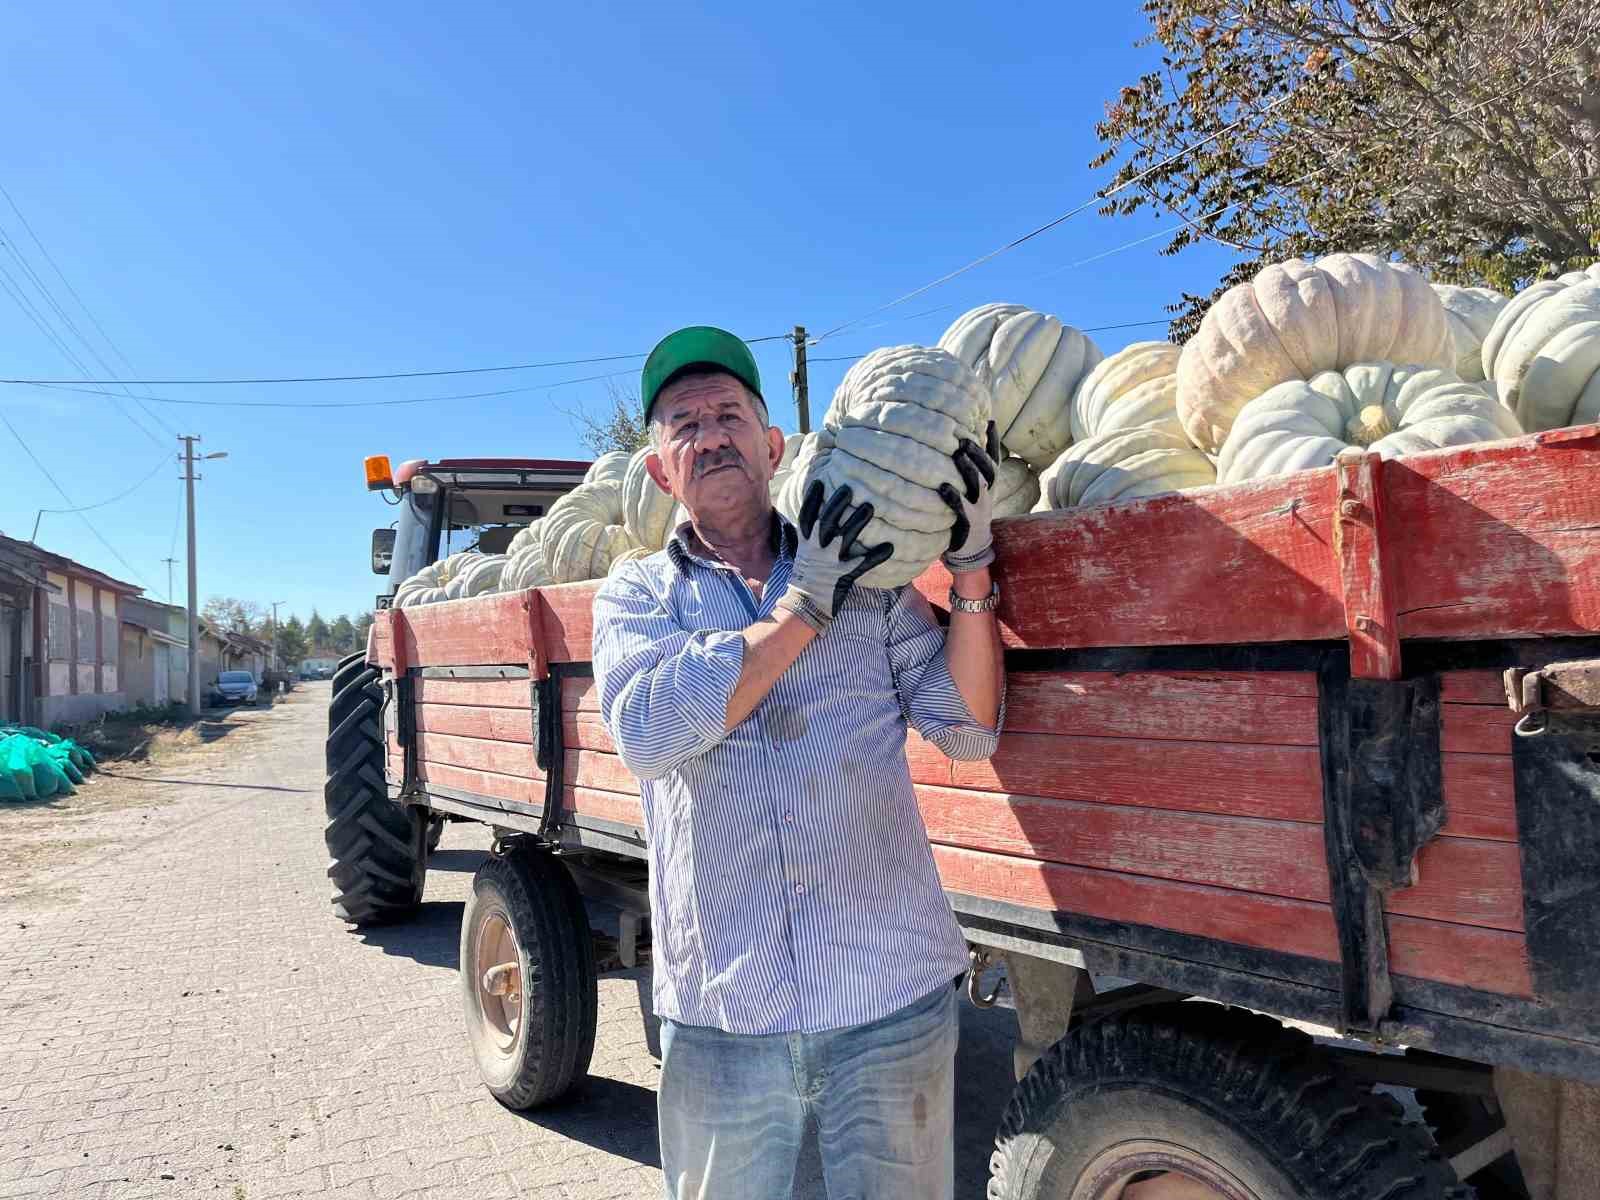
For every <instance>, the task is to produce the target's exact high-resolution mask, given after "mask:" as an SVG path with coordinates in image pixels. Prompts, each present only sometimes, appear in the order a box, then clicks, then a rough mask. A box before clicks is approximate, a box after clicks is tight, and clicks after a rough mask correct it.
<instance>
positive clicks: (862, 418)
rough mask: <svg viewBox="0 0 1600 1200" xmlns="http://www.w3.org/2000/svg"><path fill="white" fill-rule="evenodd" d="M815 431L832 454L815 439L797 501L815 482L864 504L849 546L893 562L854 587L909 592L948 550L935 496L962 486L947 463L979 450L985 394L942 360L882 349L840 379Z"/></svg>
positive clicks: (915, 349) (931, 353)
mask: <svg viewBox="0 0 1600 1200" xmlns="http://www.w3.org/2000/svg"><path fill="white" fill-rule="evenodd" d="M824 423H825V425H826V428H827V431H828V435H829V439H830V440H831V441H832V445H831V446H826V445H824V443H823V440H822V439H820V438H819V439H818V443H817V451H816V454H815V457H813V458H812V460H811V462H810V465H809V466H808V467H807V469H806V474H805V476H804V478H803V479H802V480H801V483H800V485H799V488H800V492H799V494H801V495H802V496H803V494H804V490H805V488H806V487H807V486H809V484H810V483H811V481H813V480H821V481H822V483H823V486H824V488H825V489H826V491H827V492H828V493H830V494H831V493H832V492H833V491H834V490H835V489H836V488H839V487H842V486H845V485H848V486H849V487H850V489H851V494H852V497H853V501H854V502H855V503H861V502H869V503H871V504H872V506H873V517H872V520H871V521H869V522H868V523H867V525H866V527H865V528H864V529H863V530H862V531H861V535H860V538H859V541H858V544H859V545H860V546H862V547H871V546H875V545H878V544H880V543H882V542H889V543H891V544H892V545H893V546H894V555H893V557H891V558H890V559H889V560H888V561H887V562H883V563H880V564H879V565H877V566H876V567H873V568H872V570H870V571H868V572H867V573H866V574H865V575H863V576H862V577H861V582H862V583H863V584H865V585H866V586H868V587H880V588H890V587H899V586H900V585H902V584H905V583H909V582H911V580H913V579H915V578H916V577H917V576H918V575H920V574H922V572H923V571H924V570H926V569H927V567H928V564H929V563H931V562H933V560H934V559H936V558H938V557H939V555H940V554H942V553H943V552H944V551H945V550H947V549H949V546H950V530H951V527H952V526H953V525H954V524H955V513H954V512H953V511H951V509H950V506H949V505H947V504H946V503H945V502H944V501H943V500H942V499H941V498H940V496H939V493H938V490H937V489H938V487H939V485H940V484H941V483H948V484H950V485H951V486H952V487H955V488H958V489H959V488H962V487H964V486H965V484H964V481H963V480H962V478H961V476H960V473H959V472H957V471H956V468H955V463H954V462H953V461H952V459H951V457H950V456H951V455H952V454H954V453H955V451H956V449H957V447H958V446H959V445H960V442H961V440H962V439H963V438H966V439H970V440H972V441H974V442H977V443H978V444H979V445H982V444H983V439H984V434H985V432H986V431H987V427H988V423H989V394H988V390H987V388H985V387H984V385H983V383H982V382H981V381H980V380H979V379H978V377H977V375H976V374H975V373H974V372H973V370H972V369H971V368H970V367H968V366H967V365H966V364H964V363H963V362H962V361H961V360H960V359H958V358H956V357H955V356H954V355H952V354H949V353H947V352H945V351H943V350H939V349H934V348H929V347H924V346H893V347H887V348H885V349H882V350H874V351H873V352H872V353H871V354H868V355H867V356H866V357H865V358H863V359H861V360H860V361H859V362H857V363H856V364H855V365H854V366H852V367H851V368H850V370H849V371H847V372H846V373H845V377H844V379H843V380H842V381H841V382H840V384H839V388H838V390H837V391H836V392H835V393H834V396H833V402H832V403H831V404H830V405H829V406H828V412H827V415H826V416H825V417H824ZM802 452H803V448H802ZM797 458H798V455H797Z"/></svg>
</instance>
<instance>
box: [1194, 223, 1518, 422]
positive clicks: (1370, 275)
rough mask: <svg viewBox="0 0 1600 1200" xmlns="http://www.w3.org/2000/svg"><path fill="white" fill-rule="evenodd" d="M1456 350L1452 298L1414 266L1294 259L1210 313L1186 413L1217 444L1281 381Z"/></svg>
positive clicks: (1359, 257)
mask: <svg viewBox="0 0 1600 1200" xmlns="http://www.w3.org/2000/svg"><path fill="white" fill-rule="evenodd" d="M1454 357H1455V345H1454V343H1453V342H1452V341H1451V337H1450V326H1449V322H1448V321H1447V320H1446V318H1445V312H1444V305H1443V304H1442V303H1440V300H1439V297H1438V296H1437V295H1435V294H1434V291H1433V289H1432V288H1431V287H1429V286H1428V282H1427V280H1426V279H1424V278H1423V277H1422V276H1421V275H1420V274H1418V273H1417V272H1416V271H1414V270H1412V269H1411V268H1410V267H1408V266H1406V265H1404V264H1403V263H1390V262H1386V261H1384V260H1383V259H1381V258H1378V257H1377V256H1376V255H1372V254H1330V255H1328V256H1327V257H1325V258H1320V259H1318V260H1317V261H1316V262H1315V263H1307V262H1301V261H1300V260H1298V259H1291V260H1290V261H1288V262H1283V263H1275V264H1274V265H1272V266H1269V267H1267V268H1265V269H1264V270H1262V271H1261V273H1260V274H1258V275H1257V276H1256V277H1255V278H1254V279H1253V280H1251V281H1250V282H1249V283H1241V284H1239V285H1238V286H1236V287H1232V288H1229V289H1228V290H1227V291H1226V292H1224V293H1223V295H1222V297H1221V298H1220V299H1219V300H1218V301H1217V302H1216V303H1215V304H1213V305H1212V306H1211V308H1210V310H1209V311H1208V312H1207V313H1206V315H1205V317H1204V318H1202V320H1201V322H1200V328H1199V330H1198V331H1197V332H1196V333H1195V335H1194V337H1193V338H1192V339H1190V341H1189V342H1188V343H1186V344H1185V345H1184V347H1183V352H1182V354H1181V355H1180V357H1179V359H1178V416H1179V417H1180V418H1181V420H1182V421H1183V427H1184V429H1185V430H1187V431H1188V434H1189V440H1190V441H1192V442H1193V443H1194V444H1195V445H1196V446H1198V447H1200V449H1202V450H1207V451H1211V452H1216V451H1218V450H1220V449H1221V447H1222V444H1223V442H1224V441H1225V440H1226V439H1227V436H1228V430H1229V429H1230V428H1231V427H1232V425H1233V420H1234V417H1235V416H1236V415H1237V414H1238V412H1239V410H1240V409H1241V408H1243V407H1244V406H1245V405H1246V404H1248V403H1249V402H1250V401H1252V400H1254V399H1255V398H1256V397H1257V396H1259V395H1261V394H1262V393H1263V392H1265V391H1266V390H1267V389H1269V388H1271V387H1275V386H1276V385H1277V384H1280V383H1286V382H1288V381H1289V380H1293V379H1310V378H1311V377H1312V376H1313V375H1317V374H1319V373H1321V372H1323V371H1330V370H1342V369H1343V368H1345V367H1348V366H1352V365H1354V364H1356V363H1360V362H1378V361H1389V362H1405V363H1417V364H1419V365H1422V366H1430V367H1445V366H1449V365H1450V363H1451V362H1452V361H1453V359H1454ZM1486 361H1487V360H1486Z"/></svg>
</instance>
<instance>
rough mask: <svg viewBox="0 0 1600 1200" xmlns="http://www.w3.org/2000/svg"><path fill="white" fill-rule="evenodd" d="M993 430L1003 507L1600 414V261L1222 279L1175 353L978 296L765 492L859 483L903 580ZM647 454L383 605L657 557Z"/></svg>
mask: <svg viewBox="0 0 1600 1200" xmlns="http://www.w3.org/2000/svg"><path fill="white" fill-rule="evenodd" d="M991 420H992V421H994V423H995V428H996V431H997V433H998V435H999V440H1000V444H1001V451H1002V456H1001V460H1000V462H999V464H998V476H997V479H996V484H995V514H996V516H1002V517H1003V516H1018V515H1022V514H1024V513H1027V512H1030V511H1032V512H1038V511H1044V510H1048V509H1065V508H1074V507H1079V506H1084V505H1094V504H1106V503H1112V502H1116V501H1123V500H1132V499H1138V498H1142V497H1149V496H1156V495H1161V494H1165V493H1170V492H1176V491H1184V490H1187V489H1191V488H1197V487H1205V486H1208V485H1210V484H1215V483H1238V482H1241V481H1245V480H1251V479H1260V478H1264V477H1267V476H1272V475H1281V474H1285V473H1287V472H1291V471H1300V470H1306V469H1310V468H1314V467H1321V466H1326V465H1328V464H1329V463H1331V462H1332V461H1333V460H1334V458H1335V457H1336V456H1337V455H1338V454H1339V453H1340V451H1342V450H1344V449H1345V448H1346V447H1347V446H1363V447H1367V448H1369V449H1371V450H1373V451H1375V452H1377V453H1378V454H1380V455H1382V456H1383V457H1386V458H1392V457H1397V456H1399V455H1404V454H1411V453H1415V452H1418V451H1422V450H1429V449H1435V448H1441V447H1445V446H1457V445H1463V444H1467V443H1471V442H1481V441H1491V440H1496V439H1500V438H1507V437H1514V436H1516V435H1518V434H1520V433H1523V432H1530V433H1531V432H1535V431H1538V430H1544V429H1553V428H1557V427H1560V426H1564V425H1574V424H1583V423H1586V422H1591V421H1600V264H1597V265H1595V266H1591V267H1588V268H1586V269H1585V270H1582V271H1573V272H1569V273H1567V274H1564V275H1561V276H1560V277H1559V278H1556V279H1549V280H1544V281H1541V282H1539V283H1535V284H1533V285H1532V286H1530V287H1528V288H1526V289H1524V290H1523V291H1521V292H1519V293H1518V294H1517V295H1516V296H1514V297H1507V296H1503V295H1501V294H1499V293H1498V292H1494V291H1491V290H1489V289H1487V288H1460V287H1452V286H1449V285H1445V284H1430V283H1429V282H1428V281H1427V280H1426V279H1425V278H1424V277H1423V276H1422V275H1421V274H1420V273H1419V272H1417V271H1415V270H1414V269H1412V268H1410V267H1408V266H1406V265H1405V264H1402V263H1395V262H1390V261H1387V260H1386V259H1383V258H1381V257H1378V256H1376V255H1371V254H1333V255H1329V256H1327V257H1324V258H1321V259H1318V260H1317V261H1315V262H1304V261H1301V260H1292V261H1289V262H1284V263H1277V264H1274V265H1272V266H1269V267H1267V268H1265V269H1264V270H1262V271H1261V272H1260V273H1259V274H1258V275H1256V276H1255V278H1254V279H1252V280H1250V281H1249V282H1247V283H1242V284H1240V285H1238V286H1237V287H1234V288H1231V289H1229V290H1228V291H1227V292H1225V293H1224V294H1223V295H1222V296H1221V297H1220V298H1219V299H1218V300H1217V301H1216V303H1215V304H1213V305H1212V307H1211V308H1210V310H1209V311H1208V312H1207V313H1206V314H1205V316H1204V318H1203V319H1202V320H1201V323H1200V327H1199V330H1198V331H1197V332H1196V334H1195V336H1194V337H1193V338H1192V339H1190V341H1188V342H1187V343H1186V344H1184V345H1183V346H1182V347H1179V346H1174V345H1171V344H1169V343H1166V342H1136V343H1134V344H1133V345H1131V346H1128V347H1126V348H1125V349H1123V350H1120V351H1118V352H1117V353H1115V354H1113V355H1110V356H1109V357H1107V356H1106V355H1104V354H1103V353H1102V352H1101V351H1100V349H1099V347H1097V346H1096V345H1095V344H1094V342H1093V341H1091V340H1090V339H1089V338H1088V337H1087V336H1085V335H1084V334H1083V333H1081V332H1080V331H1078V330H1076V329H1074V328H1072V327H1071V326H1069V325H1065V324H1063V323H1062V322H1061V321H1060V320H1058V319H1057V318H1056V317H1053V316H1050V315H1048V314H1046V313H1041V312H1034V311H1032V310H1029V309H1027V308H1024V307H1022V306H1020V305H1014V304H986V305H983V306H981V307H979V308H975V309H973V310H972V311H970V312H967V313H964V314H963V315H962V316H960V317H959V318H957V319H956V321H955V322H954V323H953V324H952V325H951V326H950V328H949V329H947V330H945V332H944V335H943V336H942V337H941V338H940V339H939V342H938V345H936V346H933V347H925V346H894V347H887V348H884V349H881V350H875V351H873V352H872V353H871V354H868V355H867V356H865V357H864V358H862V359H861V360H860V361H858V362H857V363H856V364H855V365H854V366H852V367H851V369H850V370H849V371H848V372H847V373H846V374H845V377H844V379H843V381H842V382H841V383H840V385H839V387H838V389H837V391H836V392H835V393H834V396H833V400H832V402H831V403H830V405H829V406H828V410H827V412H826V413H825V414H824V416H823V419H822V423H821V426H820V428H819V429H817V430H816V431H815V432H814V433H809V434H806V435H804V436H801V435H793V436H791V437H790V438H789V439H788V440H787V443H786V445H785V448H784V455H783V461H782V463H781V464H780V466H779V469H778V472H777V475H776V477H775V478H774V479H773V481H772V486H771V494H772V497H773V501H774V504H775V505H776V506H777V508H778V509H779V510H780V511H781V512H783V513H784V514H785V515H787V516H788V517H790V518H791V519H794V518H796V517H797V516H798V513H799V508H800V503H801V500H802V497H803V495H804V492H805V488H806V486H807V485H808V484H809V483H810V481H811V480H813V479H821V480H823V482H824V483H825V484H826V485H827V486H828V487H829V488H830V489H831V488H833V487H835V486H838V485H840V484H849V485H850V486H851V489H852V493H853V495H854V497H855V499H856V500H858V501H859V500H869V501H870V502H871V503H872V505H873V509H874V517H873V520H872V522H871V523H870V524H869V525H868V526H867V527H866V529H865V530H864V531H863V534H862V542H863V544H867V545H871V544H875V543H876V542H879V541H890V542H893V543H894V545H895V554H894V557H892V558H891V559H890V560H889V561H887V562H885V563H883V564H881V565H880V566H877V567H875V568H873V570H872V571H871V572H869V573H868V574H867V575H866V576H864V577H863V582H864V583H867V584H869V585H872V586H877V587H895V586H898V585H900V584H903V583H906V582H909V581H910V580H911V579H914V578H916V576H917V575H919V574H921V572H922V571H923V570H924V569H926V567H927V566H928V564H929V563H931V562H932V561H933V560H934V559H935V558H936V557H937V556H938V555H939V554H940V553H941V552H942V551H943V550H944V549H945V547H946V546H947V545H948V543H949V536H950V530H951V528H952V524H953V521H954V514H953V512H952V511H951V509H950V508H949V507H948V506H947V505H946V503H945V502H944V500H943V499H942V498H941V497H940V495H939V491H938V489H939V487H940V485H941V484H944V483H948V484H950V485H952V486H954V487H956V488H958V489H959V488H960V487H961V479H960V477H959V475H957V474H956V472H955V468H954V466H953V464H952V462H951V459H950V455H951V454H952V453H953V452H954V450H955V449H956V447H957V445H958V444H959V443H960V441H961V440H962V439H963V438H970V439H971V440H973V441H975V442H977V443H978V444H979V445H982V444H983V440H984V432H985V430H986V427H987V425H988V423H989V422H990V421H991ZM646 453H647V451H644V450H641V451H638V452H636V453H634V454H632V455H629V454H626V453H623V452H614V453H612V454H607V455H605V456H603V457H602V458H601V459H600V460H599V461H597V462H596V463H595V464H594V466H593V467H592V468H591V469H590V471H589V474H588V476H587V478H586V479H585V481H584V483H583V484H582V485H580V486H579V487H578V488H576V489H574V491H572V492H571V493H569V494H568V495H567V496H564V497H563V498H562V499H561V500H559V501H557V502H556V503H555V504H554V505H552V506H551V510H550V512H549V514H548V515H546V516H545V517H543V518H542V519H540V520H538V521H535V522H534V523H533V524H532V525H530V526H529V527H528V528H527V529H525V530H523V531H522V532H521V533H519V534H518V535H517V538H516V539H515V540H514V541H513V542H512V544H511V548H510V551H509V553H508V554H507V555H504V556H499V555H466V556H463V555H453V556H451V558H448V559H445V560H443V561H441V562H439V563H436V564H434V566H432V567H429V568H428V569H427V570H426V571H424V572H422V573H419V574H418V575H416V576H413V577H412V578H411V579H408V580H406V581H405V583H404V584H402V585H401V587H400V589H399V591H398V592H397V594H396V603H401V604H403V603H428V602H431V601H433V600H439V599H449V598H454V597H456V596H466V595H477V594H480V593H481V592H483V591H490V590H495V589H497V588H498V589H503V590H508V591H509V590H515V589H519V588H525V587H531V586H536V585H540V584H550V583H567V582H574V581H577V580H581V579H592V578H597V577H599V576H602V575H604V574H606V573H607V572H608V571H611V570H614V569H615V568H616V567H617V566H618V565H619V564H621V563H623V562H626V561H628V560H629V559H630V558H636V557H639V556H641V555H644V554H648V553H651V552H653V551H655V550H658V549H660V548H661V547H662V546H663V545H664V544H665V542H666V539H667V537H668V535H669V534H670V532H671V530H672V529H673V528H674V527H675V526H676V525H677V523H678V522H679V521H680V520H682V519H683V516H684V514H683V513H682V512H681V511H678V510H677V508H676V505H675V504H674V502H673V500H672V498H671V497H670V496H668V495H667V494H666V493H664V492H662V491H661V490H660V489H659V488H658V487H656V485H655V482H654V481H653V480H652V479H651V478H650V477H649V475H648V474H647V473H646V472H645V469H644V457H645V454H646ZM473 559H475V560H478V561H469V560H473ZM408 597H409V599H408Z"/></svg>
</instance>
